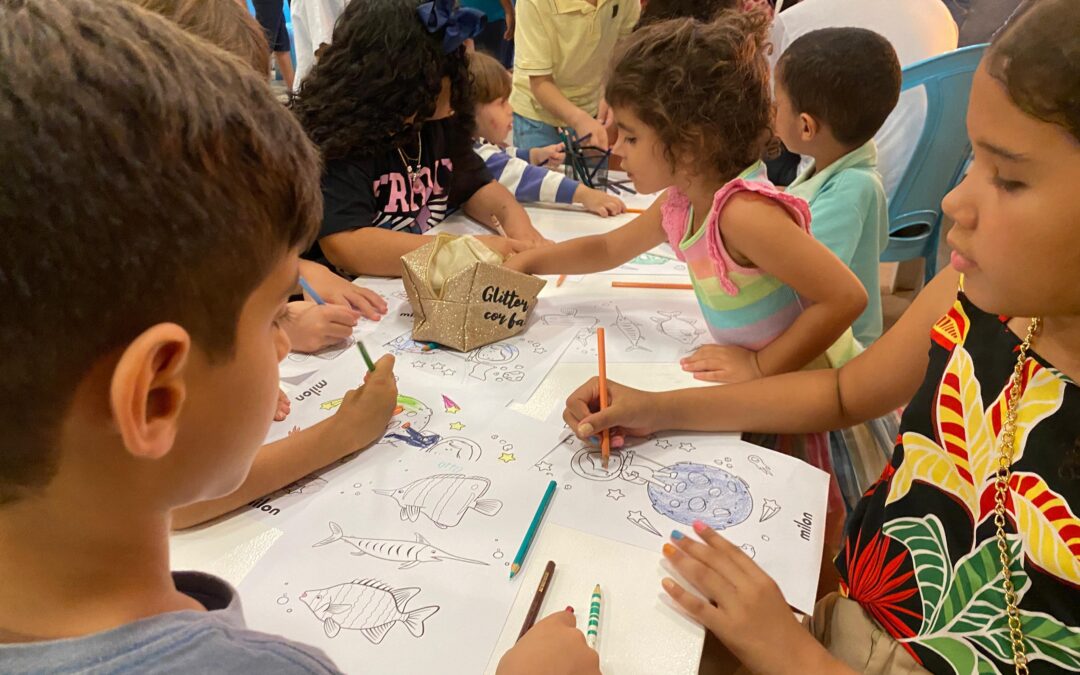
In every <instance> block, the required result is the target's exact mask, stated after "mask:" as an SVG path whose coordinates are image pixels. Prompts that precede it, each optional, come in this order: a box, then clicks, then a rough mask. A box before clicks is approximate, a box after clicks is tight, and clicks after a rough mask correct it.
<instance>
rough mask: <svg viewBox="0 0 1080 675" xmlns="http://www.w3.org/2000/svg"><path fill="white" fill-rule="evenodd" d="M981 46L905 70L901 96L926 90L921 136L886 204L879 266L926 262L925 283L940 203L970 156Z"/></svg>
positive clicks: (931, 270)
mask: <svg viewBox="0 0 1080 675" xmlns="http://www.w3.org/2000/svg"><path fill="white" fill-rule="evenodd" d="M985 49H986V45H985V44H981V45H972V46H970V47H964V48H963V49H957V50H956V51H953V52H949V53H947V54H942V55H940V56H935V57H933V58H929V59H926V60H925V61H919V62H918V63H913V64H912V65H910V66H908V67H907V68H905V69H904V82H903V85H902V86H901V91H906V90H908V89H914V88H915V87H923V88H924V89H925V90H926V122H925V124H924V125H923V129H922V135H920V136H919V142H918V145H917V146H916V147H915V152H914V153H913V154H912V156H911V161H910V162H909V163H908V166H907V168H906V169H905V170H904V175H903V177H902V178H901V179H900V183H899V185H897V187H896V192H895V193H894V194H893V196H892V199H891V200H890V201H889V243H888V246H887V247H886V248H885V251H884V252H883V253H882V254H881V260H882V262H902V261H904V260H913V259H915V258H925V260H926V268H925V269H926V281H930V279H932V278H933V277H934V274H936V273H937V249H938V242H939V241H940V239H941V200H942V199H944V197H945V195H946V194H948V192H949V191H950V190H952V189H953V188H954V187H956V185H957V183H959V182H960V179H961V178H962V177H963V175H964V170H965V168H966V167H967V163H968V158H969V157H970V156H971V141H969V140H968V136H967V125H966V121H965V120H966V117H967V107H968V97H969V96H970V94H971V78H972V76H973V75H974V74H975V69H976V67H978V65H979V60H980V59H981V58H982V54H983V51H984V50H985Z"/></svg>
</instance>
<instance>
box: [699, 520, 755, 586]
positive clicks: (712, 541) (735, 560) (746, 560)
mask: <svg viewBox="0 0 1080 675" xmlns="http://www.w3.org/2000/svg"><path fill="white" fill-rule="evenodd" d="M694 532H696V533H697V535H698V536H699V537H701V540H702V541H703V542H705V543H706V544H708V545H709V547H711V548H712V549H713V550H715V551H717V552H718V553H721V554H722V555H724V556H727V558H728V559H729V560H730V561H731V563H732V564H733V565H735V566H736V567H738V568H739V569H740V570H742V571H743V572H744V573H751V572H757V571H759V570H761V568H760V567H758V564H757V563H756V562H754V560H753V559H752V558H751V557H750V556H748V555H746V551H744V550H742V549H741V548H739V547H738V546H736V545H735V544H733V543H731V542H730V541H728V540H727V539H725V538H724V537H722V536H720V534H719V533H718V532H717V531H716V530H714V529H712V528H711V527H709V526H708V525H706V524H705V523H703V522H701V521H700V520H699V521H697V522H695V523H694Z"/></svg>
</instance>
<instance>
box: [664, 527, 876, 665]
mask: <svg viewBox="0 0 1080 675" xmlns="http://www.w3.org/2000/svg"><path fill="white" fill-rule="evenodd" d="M694 531H695V532H697V533H698V535H699V536H700V537H701V539H702V541H703V542H704V543H700V542H697V541H694V540H693V539H690V538H689V537H686V536H684V535H682V533H681V532H676V533H675V534H673V535H672V538H671V543H669V544H664V557H665V558H667V559H668V561H669V562H670V563H671V566H672V567H673V568H674V569H675V571H677V572H678V573H679V574H680V575H681V576H682V578H684V579H686V580H687V581H689V582H690V583H691V584H692V585H693V586H694V587H695V588H697V590H698V591H700V592H701V594H702V595H704V596H705V598H706V599H705V600H702V599H701V598H700V597H698V596H696V595H694V594H692V593H690V592H688V591H687V590H686V589H685V588H683V587H682V586H680V585H679V584H678V582H676V581H675V580H674V579H671V578H666V579H664V580H663V582H661V583H662V585H663V587H664V590H665V591H667V593H668V595H670V596H671V597H672V599H673V600H675V602H677V603H679V605H681V606H682V608H683V609H685V610H686V611H687V612H688V613H689V614H690V615H691V616H692V617H694V618H695V619H697V620H698V621H699V622H700V623H701V625H703V626H705V627H706V628H707V629H709V630H710V631H712V633H713V635H715V636H716V637H717V638H719V639H720V641H721V642H723V643H724V645H726V646H727V648H728V649H730V650H731V652H732V654H733V655H734V656H735V657H736V658H738V659H739V661H740V662H741V663H742V665H743V666H744V667H746V668H747V669H748V670H751V671H753V672H755V673H762V674H767V675H787V674H788V673H791V675H796V674H797V675H804V674H818V673H820V674H821V675H826V674H828V675H834V674H838V675H848V674H850V675H854V673H855V672H856V671H854V670H852V669H851V668H849V667H848V666H847V665H846V664H844V663H843V662H842V661H840V660H839V659H837V658H836V657H834V656H832V655H831V654H829V652H828V651H827V650H826V649H825V647H824V646H822V645H821V643H819V642H818V641H817V640H815V639H814V637H813V636H812V635H811V634H810V632H809V631H807V630H806V629H805V628H804V627H803V626H802V625H800V624H799V622H798V621H796V620H795V616H794V615H793V614H792V613H791V610H790V609H789V608H788V604H787V602H786V601H785V600H784V596H783V595H782V594H781V593H780V589H779V588H778V587H777V586H776V582H774V581H773V580H772V578H770V577H769V575H768V574H766V573H765V572H764V571H762V569H761V568H760V567H758V566H757V564H756V563H755V562H754V561H753V560H751V559H750V557H749V556H747V555H746V554H745V553H743V551H742V550H741V549H739V547H738V546H735V545H734V544H732V543H731V542H729V541H727V540H726V539H724V538H723V537H721V536H720V535H718V534H717V533H716V532H714V531H713V530H711V529H710V528H708V527H706V526H705V525H704V524H700V523H699V524H697V525H695V526H694Z"/></svg>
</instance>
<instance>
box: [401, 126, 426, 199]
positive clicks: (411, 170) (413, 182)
mask: <svg viewBox="0 0 1080 675" xmlns="http://www.w3.org/2000/svg"><path fill="white" fill-rule="evenodd" d="M416 144H417V145H418V146H419V147H418V148H417V150H416V160H415V161H416V166H415V167H414V166H413V165H412V164H411V163H410V158H409V157H408V155H406V154H405V151H404V150H402V149H401V148H400V147H398V149H397V152H398V157H400V158H401V163H402V164H404V165H405V170H406V171H407V172H408V174H409V185H410V186H411V187H412V190H413V192H414V193H416V192H422V191H423V189H424V184H423V181H421V180H420V166H421V164H423V160H424V136H423V134H421V133H420V132H419V131H418V132H416Z"/></svg>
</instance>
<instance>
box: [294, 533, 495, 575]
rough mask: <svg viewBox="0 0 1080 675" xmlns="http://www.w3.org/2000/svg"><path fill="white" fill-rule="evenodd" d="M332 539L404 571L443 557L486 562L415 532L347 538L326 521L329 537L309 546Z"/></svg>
mask: <svg viewBox="0 0 1080 675" xmlns="http://www.w3.org/2000/svg"><path fill="white" fill-rule="evenodd" d="M336 541H343V542H345V543H347V544H349V545H351V546H352V547H353V548H355V549H356V550H355V551H353V552H352V555H369V556H371V557H372V558H378V559H379V560H387V561H389V562H399V563H401V565H400V566H399V567H398V569H399V570H407V569H409V568H412V567H416V566H417V565H419V564H420V563H425V562H441V561H443V560H457V561H459V562H466V563H472V564H474V565H487V563H486V562H481V561H479V560H471V559H469V558H462V557H460V556H456V555H454V554H452V553H447V552H446V551H444V550H442V549H439V548H435V547H434V546H432V545H431V544H429V543H428V541H427V540H426V539H424V537H423V535H421V534H420V533H419V532H417V533H416V541H407V540H403V539H364V538H363V537H350V536H348V535H346V534H345V533H344V532H342V531H341V526H340V525H338V524H337V523H334V522H331V523H330V536H329V537H327V538H326V539H322V540H320V541H317V542H315V543H314V544H312V545H311V547H312V548H315V547H317V546H326V545H327V544H332V543H334V542H336Z"/></svg>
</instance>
